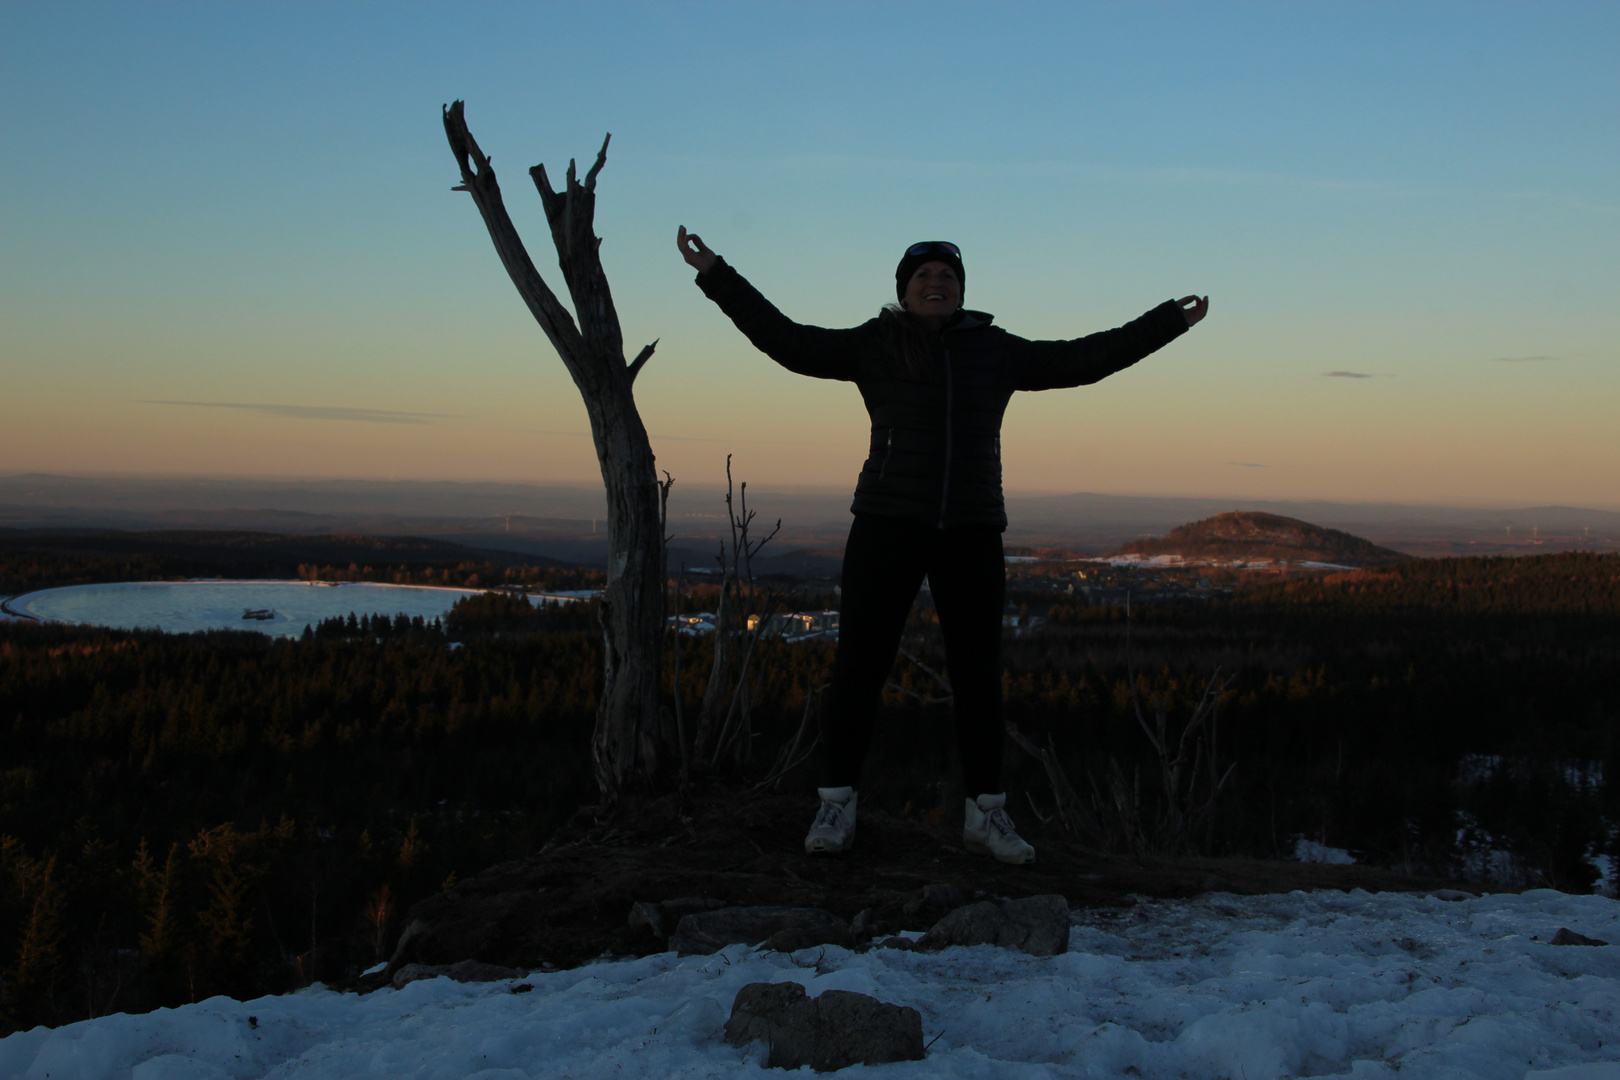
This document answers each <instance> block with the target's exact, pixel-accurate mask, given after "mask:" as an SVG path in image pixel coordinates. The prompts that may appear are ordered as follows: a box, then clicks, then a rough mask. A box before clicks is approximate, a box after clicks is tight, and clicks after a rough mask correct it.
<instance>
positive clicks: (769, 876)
mask: <svg viewBox="0 0 1620 1080" xmlns="http://www.w3.org/2000/svg"><path fill="white" fill-rule="evenodd" d="M814 812H815V807H814V802H813V796H812V797H811V798H810V799H807V798H806V797H805V796H804V795H774V794H773V795H760V796H743V795H730V796H727V797H719V796H713V795H710V796H705V797H703V798H701V799H693V798H691V797H685V798H681V797H675V796H671V797H667V798H664V799H659V800H652V801H644V802H640V803H636V804H632V805H628V806H624V807H621V808H620V810H619V812H618V813H616V814H615V815H614V816H613V820H611V821H607V822H597V821H594V820H592V818H591V817H590V815H589V812H582V813H581V814H580V815H579V816H578V817H576V819H575V821H574V822H573V823H572V824H570V825H569V826H568V827H566V828H564V829H563V830H561V831H560V833H559V834H558V835H557V836H556V837H555V838H554V839H553V840H552V841H551V842H550V843H549V844H547V845H546V847H545V848H544V849H542V850H541V851H539V852H538V853H536V854H534V855H531V856H528V857H526V858H522V859H516V860H513V861H511V862H507V863H503V864H501V865H499V866H494V867H491V868H490V869H488V870H486V871H484V872H483V873H481V874H479V875H477V876H476V877H473V878H468V879H466V880H464V881H461V882H459V883H456V884H455V885H453V886H452V887H451V889H449V890H448V891H445V892H441V893H438V894H436V895H434V896H432V897H429V898H428V899H426V900H423V901H422V902H421V903H418V904H417V905H416V906H415V907H413V908H412V909H411V910H410V911H409V912H408V913H407V915H406V918H405V920H404V925H405V930H404V933H403V935H402V937H401V940H400V947H399V948H398V949H397V950H396V953H395V956H394V960H393V962H392V963H391V964H390V966H389V971H388V973H386V974H390V975H391V973H392V972H393V971H394V970H397V968H398V967H399V966H401V965H403V964H406V963H422V964H452V963H455V962H457V961H461V960H468V959H472V960H480V961H484V962H486V963H491V964H501V965H505V966H509V967H517V968H525V969H536V968H541V967H548V966H555V967H559V968H561V967H571V966H574V965H577V964H581V963H584V962H586V961H588V960H592V959H595V958H598V957H602V956H607V955H612V956H642V955H646V954H648V953H653V952H660V951H662V950H663V949H664V948H665V947H666V944H665V939H664V938H662V937H656V936H654V935H653V934H652V932H651V931H649V930H648V929H647V928H646V927H645V926H641V927H637V928H632V927H631V926H630V925H629V922H628V916H629V913H630V908H631V905H632V904H633V903H635V902H636V901H651V902H659V901H666V900H675V899H678V898H685V897H703V898H708V899H713V900H721V901H725V902H726V903H728V904H730V905H738V906H756V905H781V906H793V907H818V908H824V909H826V910H828V911H831V912H832V913H834V914H835V915H838V916H839V917H840V918H843V919H846V920H848V919H851V918H853V917H854V916H855V915H856V914H857V913H858V912H860V911H862V910H864V909H867V908H871V909H873V914H874V915H875V917H876V919H877V921H878V923H879V928H880V930H881V932H884V933H891V932H893V931H896V930H926V929H927V928H928V927H930V926H931V925H933V923H934V921H935V920H936V919H938V918H939V917H940V916H941V915H943V914H944V912H943V911H937V910H930V909H926V908H924V909H921V910H917V911H915V912H914V913H913V914H911V915H907V914H906V913H905V912H904V910H903V908H904V905H905V904H906V902H907V901H908V900H911V899H913V898H914V897H916V896H918V895H919V893H920V890H921V889H922V888H923V886H925V885H930V884H936V883H940V884H944V883H948V884H953V885H955V886H957V887H958V888H960V889H961V890H962V891H963V893H964V894H965V895H966V896H967V897H968V898H969V899H982V898H984V897H998V898H1002V897H1005V898H1017V897H1023V896H1033V895H1038V894H1042V893H1060V894H1062V895H1063V896H1064V897H1066V898H1067V899H1068V901H1069V904H1070V906H1071V907H1081V908H1099V907H1115V906H1126V905H1129V904H1131V903H1132V902H1133V898H1134V897H1136V896H1143V897H1150V898H1155V899H1169V898H1180V897H1190V896H1196V895H1198V894H1200V893H1205V892H1212V891H1224V892H1232V893H1239V894H1256V893H1272V892H1288V891H1292V890H1295V889H1345V890H1348V889H1354V888H1361V889H1366V890H1368V891H1373V892H1377V891H1402V892H1413V891H1417V892H1422V891H1429V890H1432V889H1436V888H1464V889H1468V890H1469V891H1472V892H1480V891H1481V887H1480V886H1478V885H1470V884H1468V883H1464V882H1457V881H1449V880H1443V879H1439V878H1422V877H1413V876H1408V875H1403V874H1399V873H1395V872H1393V871H1389V870H1381V869H1377V868H1374V867H1370V866H1324V865H1319V864H1312V863H1298V862H1287V861H1280V860H1259V859H1237V858H1219V859H1213V858H1212V859H1206V858H1162V857H1128V856H1118V855H1100V854H1094V853H1090V852H1087V851H1085V850H1084V849H1082V848H1081V847H1079V846H1078V845H1075V844H1070V843H1064V842H1062V841H1057V840H1052V839H1042V840H1040V841H1038V842H1037V845H1036V850H1037V861H1036V862H1035V863H1034V864H1033V865H1031V866H1018V867H1015V866H1005V865H1003V864H1001V863H998V862H995V861H994V860H992V859H989V858H986V857H984V856H978V855H969V854H968V853H966V852H965V851H964V850H963V848H962V846H961V822H960V819H959V818H958V820H957V821H955V822H949V821H947V822H946V823H942V824H937V825H931V824H925V823H923V822H921V821H907V820H901V819H899V818H896V817H894V816H893V815H890V814H885V813H883V812H881V811H869V810H867V809H866V808H864V807H863V808H862V810H861V813H860V831H859V834H858V836H857V840H856V844H855V847H854V849H853V850H852V851H850V852H847V853H846V854H844V855H841V856H835V857H830V856H821V855H818V856H807V855H805V854H804V848H803V845H804V832H805V829H806V828H807V827H808V824H809V821H810V818H811V817H812V816H813V815H814ZM671 930H673V926H669V927H667V928H666V931H665V932H666V933H668V932H669V931H671ZM381 982H382V976H380V975H379V976H372V977H370V978H368V979H366V980H362V981H358V982H356V983H354V984H352V985H354V986H355V988H369V987H370V986H375V985H380V984H381Z"/></svg>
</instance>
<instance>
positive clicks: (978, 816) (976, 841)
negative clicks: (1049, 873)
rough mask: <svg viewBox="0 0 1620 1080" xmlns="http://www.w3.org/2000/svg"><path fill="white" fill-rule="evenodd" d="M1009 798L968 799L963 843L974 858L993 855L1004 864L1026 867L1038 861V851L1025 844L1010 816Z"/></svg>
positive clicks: (982, 797) (1003, 796)
mask: <svg viewBox="0 0 1620 1080" xmlns="http://www.w3.org/2000/svg"><path fill="white" fill-rule="evenodd" d="M1006 807H1007V795H1006V793H1005V792H1003V793H1002V794H1000V795H980V796H979V797H978V798H977V799H969V800H967V808H966V811H965V813H964V816H963V821H962V844H963V845H964V846H965V847H966V848H967V849H968V850H969V851H971V852H973V853H974V854H975V855H994V856H995V857H996V858H997V859H1000V860H1001V861H1002V862H1004V863H1012V864H1013V865H1014V866H1023V865H1024V864H1025V863H1032V862H1034V861H1035V849H1034V848H1032V847H1030V846H1029V845H1028V844H1027V843H1025V842H1024V838H1023V837H1021V836H1019V835H1018V830H1017V829H1016V828H1014V827H1013V822H1012V818H1010V817H1008V816H1007V809H1006Z"/></svg>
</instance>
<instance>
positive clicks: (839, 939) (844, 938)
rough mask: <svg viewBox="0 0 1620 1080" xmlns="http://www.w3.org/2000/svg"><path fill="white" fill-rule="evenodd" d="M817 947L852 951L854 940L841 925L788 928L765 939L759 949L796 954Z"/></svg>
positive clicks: (853, 936)
mask: <svg viewBox="0 0 1620 1080" xmlns="http://www.w3.org/2000/svg"><path fill="white" fill-rule="evenodd" d="M817 945H837V946H838V947H839V948H843V949H853V948H854V947H855V945H856V940H855V935H854V934H852V933H850V930H849V927H847V926H845V925H843V924H842V923H833V924H831V925H828V926H790V927H788V928H787V929H786V930H778V931H777V932H776V933H774V934H772V935H771V936H770V937H768V938H766V939H765V940H764V941H763V942H761V943H760V946H759V947H760V948H761V949H763V950H765V951H766V952H798V951H799V950H800V949H813V948H815V947H816V946H817Z"/></svg>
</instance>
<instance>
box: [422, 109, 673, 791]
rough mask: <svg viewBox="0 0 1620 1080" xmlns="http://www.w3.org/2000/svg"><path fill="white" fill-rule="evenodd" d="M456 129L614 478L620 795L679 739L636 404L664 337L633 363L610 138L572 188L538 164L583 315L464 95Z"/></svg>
mask: <svg viewBox="0 0 1620 1080" xmlns="http://www.w3.org/2000/svg"><path fill="white" fill-rule="evenodd" d="M444 133H445V136H446V137H447V138H448V139H449V140H450V150H451V153H453V154H454V155H455V158H456V162H457V164H458V165H459V166H460V167H461V183H460V184H458V185H457V186H456V187H455V188H454V189H453V190H456V191H465V192H467V193H468V194H470V195H471V196H472V198H473V202H474V203H475V204H476V205H477V207H478V212H479V213H480V214H482V215H483V218H484V224H485V226H486V227H487V228H488V229H489V237H490V240H491V241H493V242H494V244H495V252H496V254H497V255H498V256H499V257H500V260H501V264H502V265H503V266H505V267H506V272H507V274H508V275H509V276H510V277H511V279H512V284H513V285H514V286H516V287H517V291H518V295H519V296H521V297H522V298H523V302H524V303H525V304H527V305H528V307H529V311H530V313H531V314H532V315H533V316H534V318H535V321H536V322H538V323H539V324H540V328H541V330H543V331H544V332H545V335H546V338H547V339H548V340H549V341H550V342H551V345H552V347H553V348H554V349H556V350H557V355H558V356H560V357H561V358H562V362H563V365H564V366H565V367H566V368H567V369H568V374H569V375H571V376H572V377H573V380H574V385H575V386H576V387H578V388H579V393H580V397H581V398H583V399H584V402H585V411H586V414H587V415H588V416H589V418H590V425H591V438H592V439H593V440H594V442H595V443H596V458H597V462H598V464H599V465H600V466H601V469H602V482H603V484H604V485H605V486H606V488H607V524H608V530H607V531H608V573H607V588H606V590H605V591H604V595H603V597H602V605H601V622H602V644H603V654H602V697H601V702H600V704H599V705H598V707H597V713H596V730H595V733H594V735H593V736H592V739H591V757H592V761H593V763H594V766H595V773H596V783H597V787H598V788H599V789H600V790H601V793H602V798H603V800H604V802H608V803H611V802H613V801H614V800H616V799H617V798H618V796H619V795H620V794H621V793H622V792H623V791H624V790H625V789H626V788H627V787H628V786H629V785H630V784H631V783H632V781H633V780H635V779H636V778H638V777H639V778H642V779H645V780H649V781H650V780H655V779H657V778H658V777H659V776H660V772H661V770H662V769H664V768H665V767H666V766H667V765H669V764H670V762H669V761H666V760H665V759H666V758H667V757H671V756H672V755H671V754H670V751H671V749H672V748H670V747H669V746H667V745H666V744H667V742H668V741H669V739H668V738H667V737H666V736H665V734H664V732H663V725H661V724H660V720H659V710H658V668H659V659H660V645H661V643H662V637H663V573H662V558H663V548H664V544H663V526H662V522H661V520H660V514H659V505H660V503H659V490H658V488H659V485H658V474H657V470H656V468H655V466H654V461H653V452H652V444H651V443H650V442H649V441H648V439H647V429H646V427H645V426H644V425H643V424H642V422H641V414H640V413H639V412H638V411H637V409H636V401H635V395H634V393H633V392H632V384H633V383H634V381H635V378H636V375H637V374H638V373H639V372H640V371H641V369H642V367H643V366H645V365H646V363H647V361H648V359H650V358H651V356H652V354H653V349H654V347H655V346H656V345H657V344H658V343H657V342H656V341H655V342H653V343H652V344H651V345H648V346H647V347H646V348H644V349H642V350H641V352H640V353H638V354H637V355H636V358H635V359H634V360H633V361H629V362H626V360H625V356H624V336H623V333H622V332H621V330H620V329H619V316H618V312H617V310H616V309H615V308H614V306H613V295H612V292H611V291H610V290H609V288H608V280H607V274H606V273H605V272H604V271H603V269H602V260H601V257H600V253H599V248H600V246H601V243H602V241H601V239H600V238H599V237H598V236H597V235H596V233H595V229H594V220H593V219H594V217H595V212H596V177H597V174H598V173H600V172H601V171H602V166H603V165H604V164H606V162H607V147H608V140H609V139H611V138H612V136H611V135H609V136H608V138H606V139H603V140H602V149H601V150H600V151H598V152H597V155H596V162H595V164H593V165H592V166H591V168H590V171H589V172H587V173H586V174H585V180H584V182H583V183H581V182H580V181H579V180H578V179H577V177H576V176H575V168H574V162H573V161H572V160H570V161H569V163H568V175H567V181H566V183H565V184H564V187H563V190H562V191H561V192H558V191H555V190H553V189H552V186H551V181H550V180H549V179H548V178H547V176H546V169H545V166H543V165H536V166H535V167H534V168H532V169H530V170H529V176H530V178H531V179H532V180H533V181H534V185H535V188H536V189H537V190H538V191H539V193H540V201H541V203H542V204H543V205H544V207H545V211H546V221H547V223H548V224H549V225H550V226H551V239H552V243H553V244H554V245H555V246H556V249H557V259H558V263H559V264H560V266H561V268H562V275H563V280H564V281H565V282H566V283H567V285H568V293H569V296H570V298H571V299H572V300H573V306H574V313H575V314H577V315H578V318H579V321H578V323H577V324H576V323H575V321H574V315H571V314H570V313H569V311H568V309H567V308H566V307H564V306H563V305H562V303H561V302H559V301H558V299H557V297H556V296H555V295H554V294H553V293H552V291H551V289H550V288H549V287H548V286H547V285H546V283H545V281H543V280H542V279H541V277H540V272H539V271H538V270H536V269H535V266H534V262H533V260H531V259H530V258H529V253H528V251H527V250H526V249H525V248H524V246H523V240H522V238H521V237H520V236H519V235H518V232H517V229H516V228H515V227H514V226H513V224H512V220H511V218H510V217H509V216H508V215H507V212H506V206H505V203H504V202H502V200H501V189H500V185H499V184H497V183H496V180H495V171H494V169H492V168H491V167H490V163H489V158H488V157H486V156H485V155H484V153H483V152H482V151H481V150H480V149H479V148H478V143H477V142H476V141H475V140H474V139H473V137H472V134H471V133H470V132H469V131H468V130H467V123H466V120H465V117H464V116H463V105H462V102H460V101H457V102H455V103H454V104H452V105H450V106H448V107H446V108H445V110H444Z"/></svg>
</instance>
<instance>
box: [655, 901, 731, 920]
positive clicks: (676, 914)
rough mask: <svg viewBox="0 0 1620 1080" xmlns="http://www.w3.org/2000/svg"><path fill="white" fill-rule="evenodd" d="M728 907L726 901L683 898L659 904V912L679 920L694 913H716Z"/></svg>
mask: <svg viewBox="0 0 1620 1080" xmlns="http://www.w3.org/2000/svg"><path fill="white" fill-rule="evenodd" d="M726 906H727V905H726V902H725V901H724V900H710V899H708V898H707V897H702V896H682V897H678V898H676V899H674V900H660V901H659V902H658V910H660V911H662V912H663V913H664V915H665V916H666V917H668V918H672V919H679V918H680V917H681V916H682V915H690V914H692V913H693V912H694V911H715V910H717V909H719V908H723V907H726Z"/></svg>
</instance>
